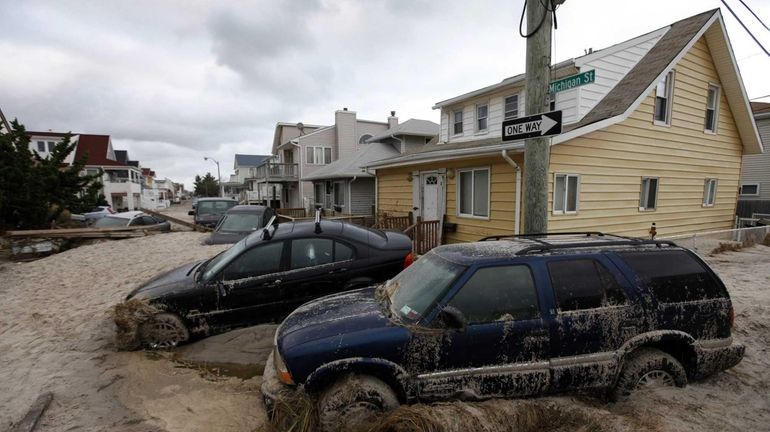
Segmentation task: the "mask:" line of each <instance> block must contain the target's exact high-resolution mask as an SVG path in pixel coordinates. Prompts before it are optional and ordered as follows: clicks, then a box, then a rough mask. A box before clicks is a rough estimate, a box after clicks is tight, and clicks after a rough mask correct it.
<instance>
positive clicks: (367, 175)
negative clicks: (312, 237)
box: [302, 112, 439, 216]
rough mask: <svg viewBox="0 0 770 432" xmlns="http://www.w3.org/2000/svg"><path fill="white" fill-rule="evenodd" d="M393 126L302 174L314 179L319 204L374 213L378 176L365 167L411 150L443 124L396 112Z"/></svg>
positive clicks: (356, 212) (329, 208)
mask: <svg viewBox="0 0 770 432" xmlns="http://www.w3.org/2000/svg"><path fill="white" fill-rule="evenodd" d="M389 121H390V122H391V127H390V128H389V129H387V130H385V131H382V132H380V133H378V134H375V135H374V136H371V137H369V138H368V139H366V140H364V142H363V143H359V145H358V149H357V150H356V151H353V152H349V153H347V154H343V155H342V156H341V157H340V158H339V159H337V160H336V161H334V162H332V163H330V164H328V165H325V166H323V167H320V168H319V169H317V170H315V171H314V172H313V173H312V174H309V175H306V176H304V177H302V180H304V181H311V182H313V200H314V205H315V206H316V207H320V208H323V209H325V210H327V211H334V212H337V213H344V214H353V215H360V216H373V215H374V214H373V210H374V202H375V183H376V181H375V176H374V174H373V173H371V172H368V171H365V170H363V169H362V168H361V167H364V166H366V165H368V164H369V163H371V162H372V161H376V160H381V159H386V158H389V157H393V156H397V155H400V154H405V153H410V152H413V151H415V150H417V149H421V148H423V147H424V146H425V145H426V144H427V143H428V142H430V141H431V140H434V141H435V139H436V137H437V136H438V131H439V125H438V124H436V123H433V122H431V121H428V120H417V119H409V120H407V121H405V122H404V123H400V124H399V123H398V118H397V117H396V113H395V112H391V116H390V118H389Z"/></svg>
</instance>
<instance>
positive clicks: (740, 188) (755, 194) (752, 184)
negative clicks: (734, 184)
mask: <svg viewBox="0 0 770 432" xmlns="http://www.w3.org/2000/svg"><path fill="white" fill-rule="evenodd" d="M744 186H756V187H757V193H754V194H746V193H743V187H744ZM738 194H739V195H740V196H759V183H741V186H740V187H739V188H738Z"/></svg>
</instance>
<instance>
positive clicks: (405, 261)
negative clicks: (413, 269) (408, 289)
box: [404, 252, 414, 268]
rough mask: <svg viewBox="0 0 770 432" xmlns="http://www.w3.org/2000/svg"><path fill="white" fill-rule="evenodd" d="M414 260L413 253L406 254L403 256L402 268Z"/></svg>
mask: <svg viewBox="0 0 770 432" xmlns="http://www.w3.org/2000/svg"><path fill="white" fill-rule="evenodd" d="M413 262H414V255H412V253H411V252H409V253H408V254H406V258H404V268H407V267H409V266H410V265H412V263H413Z"/></svg>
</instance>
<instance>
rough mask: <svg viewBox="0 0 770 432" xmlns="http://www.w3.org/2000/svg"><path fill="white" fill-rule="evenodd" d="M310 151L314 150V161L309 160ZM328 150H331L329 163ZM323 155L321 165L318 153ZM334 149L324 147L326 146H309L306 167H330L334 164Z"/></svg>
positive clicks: (306, 149) (306, 150)
mask: <svg viewBox="0 0 770 432" xmlns="http://www.w3.org/2000/svg"><path fill="white" fill-rule="evenodd" d="M308 149H313V151H312V154H313V160H308V154H307V152H308ZM326 149H329V162H326ZM319 151H320V153H321V163H318V162H317V161H316V159H317V156H318V152H319ZM331 152H332V148H331V147H324V146H307V147H305V165H328V164H330V163H332V162H333V161H332V154H331Z"/></svg>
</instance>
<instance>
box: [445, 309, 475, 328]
mask: <svg viewBox="0 0 770 432" xmlns="http://www.w3.org/2000/svg"><path fill="white" fill-rule="evenodd" d="M438 318H439V320H440V321H441V323H442V324H443V325H444V327H446V328H450V329H457V330H462V329H464V328H465V326H467V325H468V320H467V319H465V315H464V314H463V313H462V312H461V311H460V309H457V308H456V307H453V306H445V307H444V309H441V312H439V314H438Z"/></svg>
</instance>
